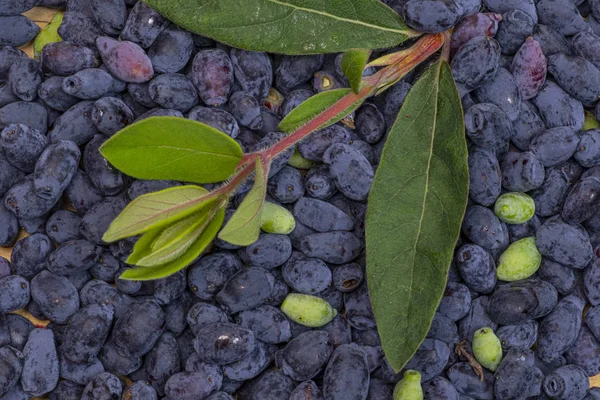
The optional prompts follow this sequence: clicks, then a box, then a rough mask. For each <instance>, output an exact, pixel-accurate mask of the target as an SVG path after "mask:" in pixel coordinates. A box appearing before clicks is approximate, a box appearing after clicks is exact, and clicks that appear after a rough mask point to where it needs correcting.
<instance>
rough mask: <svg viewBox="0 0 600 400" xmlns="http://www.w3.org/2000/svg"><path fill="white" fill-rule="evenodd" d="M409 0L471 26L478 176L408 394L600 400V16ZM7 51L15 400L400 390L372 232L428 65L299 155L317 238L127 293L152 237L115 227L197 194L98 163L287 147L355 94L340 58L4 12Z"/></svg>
mask: <svg viewBox="0 0 600 400" xmlns="http://www.w3.org/2000/svg"><path fill="white" fill-rule="evenodd" d="M385 2H386V3H387V4H388V5H389V6H391V7H392V8H394V9H395V10H397V11H398V12H399V13H400V14H401V15H402V16H403V17H404V19H405V20H406V22H407V24H409V25H410V26H411V27H412V28H414V29H417V30H420V31H423V32H440V31H444V30H447V29H450V28H451V27H454V31H453V36H452V42H451V49H450V51H451V67H452V71H453V74H454V77H455V79H456V82H457V85H458V87H459V91H460V93H461V97H462V102H463V108H464V113H465V125H466V135H467V140H468V145H469V170H470V192H469V194H470V201H469V205H468V209H467V213H466V216H465V219H464V223H463V229H462V236H461V239H460V242H459V243H458V246H457V249H456V255H455V259H454V262H453V264H452V267H451V270H450V274H449V276H448V284H447V287H446V291H445V293H444V297H443V300H442V302H441V304H440V306H439V308H438V311H437V313H436V315H435V318H434V320H433V324H432V326H431V329H430V331H429V334H428V335H427V339H426V340H425V341H424V342H423V344H422V346H421V347H420V349H419V350H418V351H417V353H416V354H415V355H414V357H413V358H412V359H411V360H410V361H409V363H408V364H407V366H406V369H407V370H413V371H411V372H410V373H408V374H407V375H406V378H404V380H403V381H401V383H400V384H398V386H397V387H398V388H399V389H398V390H397V391H396V394H395V395H394V396H395V400H413V399H417V400H418V399H422V398H425V399H427V400H470V399H476V400H490V399H498V400H517V399H526V398H530V399H556V400H559V399H561V400H562V399H565V400H566V399H569V400H583V399H585V400H593V399H600V390H598V389H589V381H588V377H591V376H595V375H597V374H599V373H600V247H598V246H600V129H597V128H594V127H593V126H590V125H589V124H590V123H593V122H594V119H593V118H592V117H591V116H592V115H593V114H594V113H595V115H596V118H597V119H600V104H599V103H598V98H599V97H598V96H599V95H600V70H599V68H600V36H597V35H600V22H599V21H600V1H598V0H538V1H534V0H510V1H507V0H483V3H482V2H481V1H480V0H388V1H385ZM36 5H45V6H51V7H57V8H62V9H64V10H66V11H65V14H64V18H63V21H62V23H61V25H60V27H59V28H58V33H59V34H60V36H61V37H62V39H63V40H64V41H61V42H57V43H50V44H48V45H46V46H45V47H44V49H43V51H42V52H41V54H40V59H39V61H38V60H34V59H30V58H28V57H27V56H26V55H25V54H24V53H23V52H21V51H20V50H18V49H17V47H19V46H21V45H23V44H25V43H27V42H29V41H30V40H31V39H33V38H34V37H35V36H36V35H37V33H38V28H37V27H36V26H35V24H33V23H32V22H31V21H30V20H28V19H27V18H26V17H24V16H21V15H20V14H21V13H23V12H25V11H27V10H28V9H30V8H32V7H34V6H36ZM0 46H2V47H1V48H0V79H1V82H0V129H1V130H2V131H1V135H0V146H1V148H2V152H1V153H0V196H2V198H3V201H2V203H1V204H0V245H1V246H4V247H11V246H14V248H13V250H12V258H11V261H10V262H9V261H8V260H5V259H1V258H0V400H28V399H30V398H31V397H33V396H46V397H48V398H49V399H50V400H79V399H82V400H105V399H107V400H108V399H111V400H118V399H124V400H155V399H164V400H232V399H234V398H235V399H238V400H288V399H289V400H321V399H323V400H391V399H392V398H393V397H392V396H393V394H392V393H393V391H394V386H395V385H396V383H397V382H399V381H400V380H401V379H402V377H403V373H398V374H397V373H395V372H394V371H393V369H392V368H391V367H390V366H389V364H388V362H387V361H386V359H385V357H384V355H383V352H382V349H381V343H380V340H379V337H378V334H377V329H376V324H375V320H374V317H373V312H372V309H371V304H370V301H369V296H368V289H367V284H366V278H365V257H364V251H365V245H364V242H365V238H364V218H365V212H366V206H367V204H366V200H367V197H368V193H369V189H370V186H371V184H372V181H373V176H374V171H375V170H376V168H377V164H378V162H379V158H380V156H381V152H382V149H383V145H384V144H385V138H386V135H387V134H388V132H389V130H390V129H391V127H392V125H393V123H394V120H395V118H396V115H397V114H398V111H399V110H400V107H401V106H402V103H403V101H404V99H405V97H406V95H407V93H408V91H409V90H410V88H411V83H412V82H414V81H415V79H417V78H418V76H419V75H420V73H421V72H422V71H423V67H419V68H417V69H416V70H415V71H413V72H411V73H410V74H409V75H408V76H407V77H406V78H404V79H403V80H401V81H400V82H398V83H397V84H396V85H394V86H393V87H392V88H391V89H390V90H388V91H387V92H386V93H385V94H383V95H380V96H377V97H374V98H372V99H370V100H369V101H368V102H367V103H366V104H365V105H363V106H362V107H361V108H360V109H358V110H357V111H356V113H355V114H354V115H351V116H349V117H348V118H346V119H344V120H343V121H342V122H341V123H338V124H336V125H333V126H331V127H328V128H325V129H323V130H321V131H318V132H315V133H313V134H312V135H310V136H309V137H308V138H307V139H306V140H304V141H302V142H301V143H300V144H299V145H298V146H297V149H296V150H295V151H294V150H293V149H292V150H290V151H289V152H287V153H285V154H283V155H282V156H281V158H279V159H277V160H275V162H274V164H273V166H272V168H271V175H270V179H269V182H268V190H267V192H268V197H269V198H268V200H269V201H270V202H273V203H278V204H281V205H282V206H284V207H286V208H288V209H289V210H290V211H291V212H292V214H293V216H294V219H295V221H293V223H295V229H294V230H293V232H291V233H290V234H289V235H281V234H270V233H264V234H262V235H261V236H260V238H259V240H258V241H257V242H255V243H254V244H252V245H250V246H248V247H241V248H240V247H236V246H233V245H230V244H228V243H225V242H223V241H220V240H216V241H215V243H214V246H213V247H212V249H211V250H210V251H209V252H207V253H206V254H204V255H203V256H202V257H200V258H199V259H198V260H196V261H195V262H194V263H192V265H190V266H189V267H188V268H187V269H186V270H185V271H181V272H179V273H177V274H175V275H172V276H170V277H167V278H164V279H160V280H157V281H144V282H140V281H125V280H120V279H118V277H119V276H120V274H121V273H122V272H123V271H125V270H126V269H127V268H130V267H131V266H128V265H127V264H126V263H125V260H126V259H127V257H128V255H129V254H130V252H131V250H132V247H133V245H134V244H135V241H136V239H137V238H133V239H125V240H121V241H119V242H117V243H113V244H110V245H108V244H106V243H104V242H103V241H102V236H103V233H104V232H105V231H106V229H107V228H108V226H109V224H110V222H111V221H112V220H113V219H114V218H115V216H117V215H118V214H119V212H120V211H121V210H122V209H123V208H124V207H125V206H126V205H127V204H128V203H129V202H130V201H131V200H133V199H135V198H136V197H138V196H140V195H143V194H146V193H149V192H152V191H157V190H161V189H165V188H168V187H173V186H177V185H181V184H183V183H182V182H174V181H143V180H135V179H133V178H131V177H128V176H125V175H123V174H122V173H121V172H119V171H118V170H116V169H115V168H113V167H112V166H111V165H110V164H109V163H108V162H107V161H106V159H104V158H103V157H102V156H101V154H100V153H99V151H98V149H99V147H100V146H101V145H102V144H103V143H104V142H105V141H106V140H107V139H108V138H109V137H111V136H112V135H114V134H115V133H117V132H118V131H119V130H121V129H122V128H123V127H125V126H127V125H129V124H132V123H133V122H135V121H139V120H141V119H144V118H148V117H151V116H174V117H179V118H189V119H193V120H197V121H200V122H203V123H206V124H208V125H210V126H213V127H214V128H216V129H219V130H221V131H223V132H224V133H226V134H227V135H229V136H231V137H232V138H234V139H235V140H237V141H238V143H239V144H240V145H241V146H242V148H243V149H244V150H245V151H248V152H250V151H254V150H257V149H261V148H265V147H266V146H268V145H271V144H273V143H274V142H276V141H277V140H278V139H279V138H280V137H281V136H282V134H281V133H278V132H277V129H276V127H277V125H278V123H279V121H280V120H281V118H283V117H284V116H285V115H287V114H288V113H289V112H290V111H291V110H293V109H294V107H296V106H298V104H300V103H301V102H303V101H304V100H306V99H308V98H309V97H311V96H313V95H314V94H315V93H319V92H322V91H325V90H330V89H334V88H339V87H347V86H348V82H347V80H346V78H345V76H344V74H343V73H342V71H341V66H340V61H341V54H329V55H315V56H297V57H291V56H280V55H274V54H265V53H255V52H249V51H244V50H238V49H232V48H229V47H228V46H225V45H223V44H221V43H215V42H214V41H213V40H210V39H208V38H205V37H201V36H198V35H195V34H191V33H189V32H187V31H185V30H183V29H180V28H178V27H177V26H175V25H172V24H170V23H169V21H167V20H165V19H164V18H163V17H162V16H161V15H159V14H158V13H156V12H155V11H154V10H152V9H151V8H150V7H149V6H148V5H146V4H145V3H143V2H141V1H140V2H138V1H136V0H68V1H64V0H41V1H40V0H4V1H2V2H0ZM392 50H394V49H391V50H385V51H381V52H378V53H379V54H383V53H384V52H389V51H392ZM365 73H366V74H368V73H372V71H371V70H367V71H365ZM586 112H588V113H589V115H588V117H587V119H586V114H585V113H586ZM590 121H591V122H590ZM248 189H249V187H246V189H245V190H242V191H240V193H238V194H237V195H236V197H235V198H234V199H233V201H232V205H231V210H229V215H231V212H232V211H233V210H234V209H235V207H236V206H237V205H238V204H239V202H240V201H241V199H243V197H244V194H245V192H246V191H247V190H248ZM394 206H395V207H402V204H398V205H394ZM20 229H23V230H25V231H26V232H27V233H29V236H27V237H25V238H23V239H21V240H19V241H17V237H18V234H19V231H20ZM20 309H27V310H28V311H29V313H31V314H32V315H33V316H35V317H37V318H39V319H42V320H49V321H50V322H49V324H48V325H47V326H46V327H45V328H39V327H38V328H36V327H34V325H33V324H32V323H31V322H30V321H29V320H27V319H26V318H24V317H21V316H19V315H17V314H15V313H14V312H15V311H17V310H20ZM323 310H325V311H327V312H326V313H325V312H321V311H323ZM294 313H296V314H294ZM297 313H301V314H302V316H298V315H297ZM324 316H326V317H327V318H326V319H325V320H323V318H325V317H324ZM398 334H399V335H401V334H402V333H401V332H398ZM414 371H417V372H414ZM409 381H410V382H409ZM411 384H416V386H417V387H418V388H419V389H418V390H416V392H415V391H411V392H410V393H412V394H411V395H408V394H406V393H409V391H404V390H403V389H402V388H404V387H409V386H410V385H411ZM413 386H414V385H413ZM421 390H422V392H423V395H421V396H419V395H418V392H419V391H421ZM414 393H417V394H416V396H417V397H410V396H413V395H415V394H414ZM407 396H408V397H407Z"/></svg>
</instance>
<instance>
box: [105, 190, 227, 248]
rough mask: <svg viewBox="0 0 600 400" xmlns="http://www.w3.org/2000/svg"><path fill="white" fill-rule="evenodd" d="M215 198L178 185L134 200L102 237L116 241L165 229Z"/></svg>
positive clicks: (201, 191) (200, 191)
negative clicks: (154, 229) (156, 229)
mask: <svg viewBox="0 0 600 400" xmlns="http://www.w3.org/2000/svg"><path fill="white" fill-rule="evenodd" d="M214 200H215V196H214V195H212V194H211V193H209V192H208V191H207V190H206V189H204V188H201V187H200V186H192V185H189V186H177V187H172V188H168V189H165V190H161V191H160V192H154V193H149V194H145V195H143V196H140V197H138V198H136V199H135V200H133V201H132V202H131V203H129V204H128V205H127V207H125V209H124V210H123V211H121V214H119V215H118V216H117V218H115V219H114V220H113V222H112V223H111V224H110V226H109V227H108V230H107V231H106V233H104V236H103V237H102V240H104V241H105V242H114V241H116V240H119V239H123V238H126V237H129V236H135V235H139V234H140V233H144V232H148V231H149V230H151V229H153V228H158V227H164V226H167V225H170V224H172V223H173V222H175V221H177V220H180V219H182V218H184V217H186V216H188V215H190V214H192V213H194V212H196V211H198V210H199V209H200V208H201V207H204V206H205V205H207V203H209V202H210V201H214Z"/></svg>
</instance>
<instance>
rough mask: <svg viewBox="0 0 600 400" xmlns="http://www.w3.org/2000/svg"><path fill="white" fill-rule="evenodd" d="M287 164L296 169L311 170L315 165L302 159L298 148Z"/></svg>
mask: <svg viewBox="0 0 600 400" xmlns="http://www.w3.org/2000/svg"><path fill="white" fill-rule="evenodd" d="M287 163H288V165H290V166H292V167H294V168H298V169H311V168H312V167H313V166H314V165H315V163H314V162H312V161H310V160H307V159H306V158H304V157H302V156H301V155H300V152H299V151H298V148H296V149H295V150H294V154H292V156H291V157H290V159H289V160H288V162H287Z"/></svg>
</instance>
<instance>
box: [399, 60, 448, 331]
mask: <svg viewBox="0 0 600 400" xmlns="http://www.w3.org/2000/svg"><path fill="white" fill-rule="evenodd" d="M440 66H441V63H440V62H438V67H437V73H436V80H435V88H434V90H433V94H434V96H435V107H434V113H433V116H434V118H433V125H432V127H431V143H430V145H429V157H428V158H427V168H426V169H425V190H424V193H423V202H422V203H421V215H420V217H419V225H418V227H417V235H416V238H415V244H414V245H413V254H414V256H413V261H412V265H411V269H410V285H409V287H408V301H407V304H408V310H409V312H410V308H411V302H412V292H413V283H414V274H415V265H416V255H417V245H418V244H419V242H420V240H421V232H422V227H423V220H424V218H425V209H426V203H427V197H428V194H429V179H430V175H431V160H432V159H433V147H434V143H435V134H436V127H437V120H438V118H437V110H438V103H439V102H438V100H439V99H438V98H439V82H440V80H439V78H440V72H441V71H440ZM403 338H404V342H405V343H406V341H407V338H408V324H405V325H404V336H403Z"/></svg>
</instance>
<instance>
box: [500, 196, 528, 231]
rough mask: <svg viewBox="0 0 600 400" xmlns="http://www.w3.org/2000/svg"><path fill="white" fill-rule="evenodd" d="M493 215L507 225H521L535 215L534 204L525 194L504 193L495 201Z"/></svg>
mask: <svg viewBox="0 0 600 400" xmlns="http://www.w3.org/2000/svg"><path fill="white" fill-rule="evenodd" d="M494 213H495V214H496V216H497V217H498V218H500V219H501V220H502V221H504V222H506V223H507V224H523V223H525V222H527V221H529V220H530V219H531V217H533V214H535V203H534V202H533V199H532V198H531V197H530V196H529V195H527V194H525V193H519V192H511V193H504V194H503V195H501V196H500V197H498V199H497V200H496V204H494Z"/></svg>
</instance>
